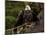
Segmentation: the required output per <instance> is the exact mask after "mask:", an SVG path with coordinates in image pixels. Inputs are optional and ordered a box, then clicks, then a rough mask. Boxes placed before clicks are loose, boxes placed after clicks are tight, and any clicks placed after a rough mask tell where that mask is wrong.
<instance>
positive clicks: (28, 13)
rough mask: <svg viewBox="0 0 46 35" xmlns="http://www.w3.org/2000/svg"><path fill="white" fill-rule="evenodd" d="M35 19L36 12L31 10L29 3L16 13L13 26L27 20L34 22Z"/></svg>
mask: <svg viewBox="0 0 46 35" xmlns="http://www.w3.org/2000/svg"><path fill="white" fill-rule="evenodd" d="M37 20H38V18H37V13H36V12H34V11H33V10H31V8H30V6H29V5H26V7H25V10H22V11H20V13H19V14H18V16H17V19H16V25H15V27H17V26H20V25H22V24H23V23H25V22H28V21H29V22H30V21H32V22H36V21H37Z"/></svg>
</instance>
